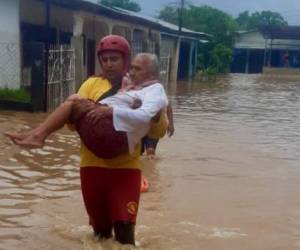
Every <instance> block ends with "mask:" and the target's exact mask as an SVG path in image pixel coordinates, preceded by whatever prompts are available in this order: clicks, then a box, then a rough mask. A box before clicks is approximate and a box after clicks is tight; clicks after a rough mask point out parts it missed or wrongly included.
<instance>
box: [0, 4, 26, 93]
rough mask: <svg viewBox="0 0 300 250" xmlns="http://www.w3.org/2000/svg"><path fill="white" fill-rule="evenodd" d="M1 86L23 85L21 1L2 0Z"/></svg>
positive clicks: (0, 29) (0, 32) (0, 12)
mask: <svg viewBox="0 0 300 250" xmlns="http://www.w3.org/2000/svg"><path fill="white" fill-rule="evenodd" d="M0 6H1V8H0V37H1V44H0V50H1V57H0V87H7V88H12V89H18V88H20V86H21V48H20V15H19V13H20V2H19V0H11V1H5V0H0Z"/></svg>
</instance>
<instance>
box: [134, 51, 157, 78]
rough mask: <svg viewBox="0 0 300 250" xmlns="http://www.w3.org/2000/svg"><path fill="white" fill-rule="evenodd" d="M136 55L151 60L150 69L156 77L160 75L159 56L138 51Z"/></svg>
mask: <svg viewBox="0 0 300 250" xmlns="http://www.w3.org/2000/svg"><path fill="white" fill-rule="evenodd" d="M136 57H142V58H146V59H147V60H148V62H149V71H150V73H151V74H152V75H153V76H154V77H157V78H158V77H159V64H158V58H157V56H156V55H155V54H151V53H138V54H137V55H136Z"/></svg>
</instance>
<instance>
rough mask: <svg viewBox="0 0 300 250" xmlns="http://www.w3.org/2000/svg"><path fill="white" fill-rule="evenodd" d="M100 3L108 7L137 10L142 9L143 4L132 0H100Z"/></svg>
mask: <svg viewBox="0 0 300 250" xmlns="http://www.w3.org/2000/svg"><path fill="white" fill-rule="evenodd" d="M98 3H100V4H103V5H105V6H108V7H119V8H122V9H126V10H131V11H135V12H139V11H141V6H140V5H139V4H138V3H137V2H135V1H131V0H100V1H98Z"/></svg>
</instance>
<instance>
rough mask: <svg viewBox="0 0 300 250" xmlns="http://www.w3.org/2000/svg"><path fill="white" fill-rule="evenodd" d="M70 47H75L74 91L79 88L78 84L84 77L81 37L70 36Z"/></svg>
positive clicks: (82, 42)
mask: <svg viewBox="0 0 300 250" xmlns="http://www.w3.org/2000/svg"><path fill="white" fill-rule="evenodd" d="M71 44H72V47H73V48H74V49H75V87H76V91H77V90H78V89H79V87H80V85H81V84H82V82H83V81H84V79H85V78H86V76H85V74H84V72H85V70H84V65H83V49H84V48H83V44H84V41H83V37H82V36H73V37H72V38H71Z"/></svg>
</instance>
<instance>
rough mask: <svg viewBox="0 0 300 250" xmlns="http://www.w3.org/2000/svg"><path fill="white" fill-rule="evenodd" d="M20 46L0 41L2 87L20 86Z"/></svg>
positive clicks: (0, 82)
mask: <svg viewBox="0 0 300 250" xmlns="http://www.w3.org/2000/svg"><path fill="white" fill-rule="evenodd" d="M20 60H21V59H20V46H19V44H16V43H0V87H8V86H9V87H12V86H13V87H18V86H19V83H20Z"/></svg>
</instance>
